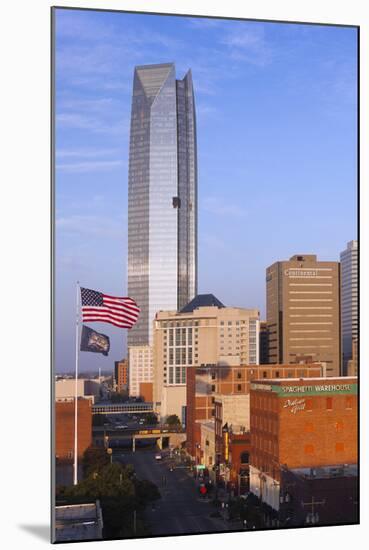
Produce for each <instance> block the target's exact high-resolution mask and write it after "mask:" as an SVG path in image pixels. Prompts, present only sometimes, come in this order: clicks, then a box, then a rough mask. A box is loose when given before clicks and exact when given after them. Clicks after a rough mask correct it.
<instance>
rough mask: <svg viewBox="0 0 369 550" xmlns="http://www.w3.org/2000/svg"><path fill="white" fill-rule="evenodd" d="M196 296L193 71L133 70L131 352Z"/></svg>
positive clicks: (167, 67) (165, 66) (147, 67)
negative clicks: (158, 319) (135, 308)
mask: <svg viewBox="0 0 369 550" xmlns="http://www.w3.org/2000/svg"><path fill="white" fill-rule="evenodd" d="M196 294H197V158H196V117H195V101H194V93H193V85H192V76H191V71H190V70H189V71H188V73H187V74H186V76H185V77H184V78H183V80H176V74H175V66H174V63H165V64H161V65H143V66H138V67H136V68H135V71H134V80H133V97H132V111H131V133H130V150H129V176H128V295H129V296H130V297H131V298H133V299H134V300H136V302H137V303H138V305H139V307H140V308H141V313H140V317H139V320H138V322H137V323H136V325H135V326H134V327H133V328H132V329H131V330H130V331H129V332H128V346H134V345H144V344H151V342H152V331H153V328H152V324H153V320H154V317H155V313H156V312H157V311H159V310H176V309H181V308H182V307H183V306H184V305H185V304H187V303H188V302H189V301H190V300H191V299H192V298H193V297H194V296H195V295H196Z"/></svg>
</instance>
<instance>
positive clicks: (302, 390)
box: [251, 383, 357, 397]
mask: <svg viewBox="0 0 369 550" xmlns="http://www.w3.org/2000/svg"><path fill="white" fill-rule="evenodd" d="M251 389H253V390H262V391H271V392H273V393H276V394H277V395H278V397H292V396H295V397H296V396H299V395H300V396H311V395H325V396H328V395H347V394H350V395H356V394H357V384H356V383H354V384H312V385H304V386H292V385H291V386H287V385H281V386H280V385H277V384H251Z"/></svg>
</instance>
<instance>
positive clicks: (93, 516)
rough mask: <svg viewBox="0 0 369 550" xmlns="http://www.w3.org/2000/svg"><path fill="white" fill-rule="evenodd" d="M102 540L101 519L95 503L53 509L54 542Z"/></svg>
mask: <svg viewBox="0 0 369 550" xmlns="http://www.w3.org/2000/svg"><path fill="white" fill-rule="evenodd" d="M101 538H102V518H101V516H100V514H99V512H98V506H97V504H96V503H89V504H72V505H67V506H56V507H55V540H56V541H57V542H63V541H79V540H91V539H101Z"/></svg>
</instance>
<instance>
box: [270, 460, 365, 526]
mask: <svg viewBox="0 0 369 550" xmlns="http://www.w3.org/2000/svg"><path fill="white" fill-rule="evenodd" d="M358 494H359V482H358V471H357V464H339V465H333V466H323V467H320V468H295V469H291V470H289V469H287V468H281V494H280V498H279V501H280V509H279V524H280V525H281V526H288V527H300V526H303V525H342V524H350V523H357V522H358Z"/></svg>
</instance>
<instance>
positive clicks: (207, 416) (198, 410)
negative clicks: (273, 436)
mask: <svg viewBox="0 0 369 550" xmlns="http://www.w3.org/2000/svg"><path fill="white" fill-rule="evenodd" d="M320 376H325V368H324V366H323V365H320V364H314V363H309V364H299V365H297V364H294V365H224V364H223V365H222V364H218V365H207V366H206V365H204V366H202V367H191V368H189V369H188V370H187V390H186V399H187V401H186V403H187V406H186V432H187V443H186V445H187V452H188V453H189V454H190V455H191V456H192V457H194V458H198V453H197V449H198V448H199V447H198V446H199V443H200V431H199V422H200V421H202V420H207V421H208V420H211V419H213V418H214V416H215V410H216V406H217V405H216V401H217V402H218V407H220V406H222V405H223V403H224V405H225V406H224V410H223V409H222V414H221V422H222V423H223V424H222V425H224V424H225V423H226V422H228V423H229V424H232V423H233V424H234V425H235V428H236V426H237V430H239V431H241V427H242V431H248V430H249V428H250V409H249V406H248V403H249V393H250V383H251V381H252V380H258V379H262V378H268V379H269V378H276V379H278V378H285V377H286V378H295V377H299V378H311V377H320ZM237 405H238V406H237ZM218 416H219V415H218Z"/></svg>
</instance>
